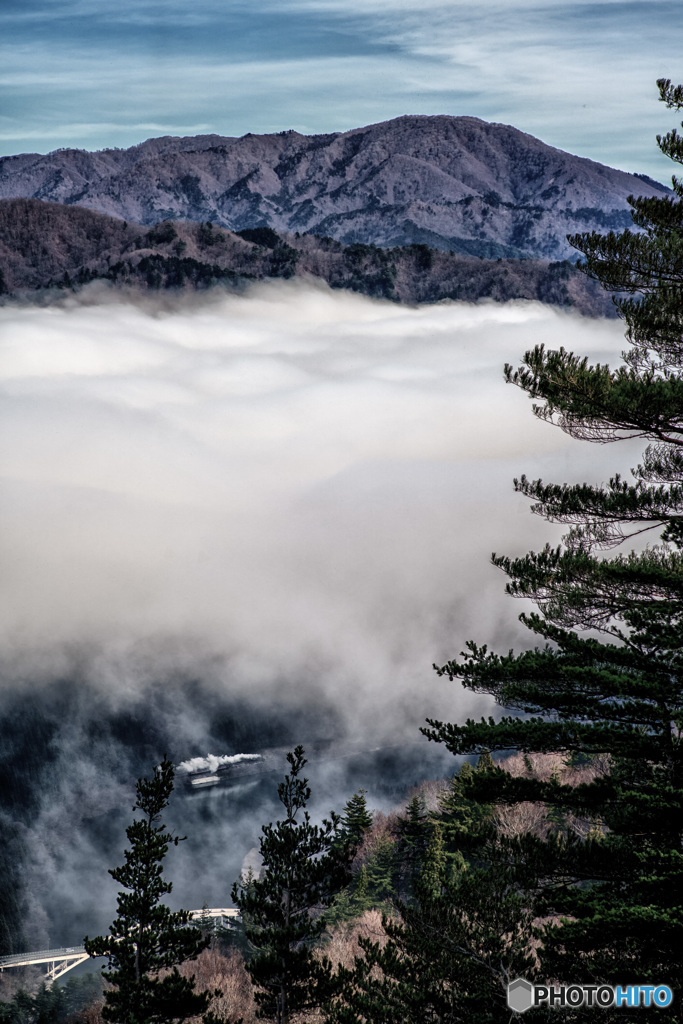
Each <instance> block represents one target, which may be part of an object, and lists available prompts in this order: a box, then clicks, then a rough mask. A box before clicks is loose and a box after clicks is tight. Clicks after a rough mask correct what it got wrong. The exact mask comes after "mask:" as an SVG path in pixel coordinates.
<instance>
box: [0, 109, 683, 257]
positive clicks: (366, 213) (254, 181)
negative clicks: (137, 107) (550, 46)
mask: <svg viewBox="0 0 683 1024" xmlns="http://www.w3.org/2000/svg"><path fill="white" fill-rule="evenodd" d="M667 191H668V189H666V187H665V186H664V185H661V184H659V183H658V182H655V181H653V180H652V179H650V178H647V177H646V176H636V175H630V174H626V173H625V172H623V171H617V170H614V169H612V168H609V167H606V166H603V165H602V164H598V163H595V162H594V161H592V160H586V159H584V158H582V157H576V156H571V155H570V154H568V153H564V152H563V151H562V150H559V149H554V148H552V147H551V146H546V145H545V144H544V143H543V142H541V141H540V140H538V139H536V138H534V137H533V136H531V135H527V134H525V133H524V132H521V131H518V130H517V129H515V128H512V127H509V126H507V125H502V124H489V123H487V122H486V121H481V120H479V119H478V118H475V117H450V116H445V115H443V116H436V117H427V116H412V115H411V116H406V117H399V118H396V119H394V120H392V121H385V122H382V123H380V124H376V125H369V126H368V127H365V128H356V129H354V130H353V131H349V132H343V133H333V134H330V135H312V136H307V135H300V134H299V133H298V132H294V131H288V132H281V133H278V134H276V135H252V134H248V135H244V136H242V137H241V138H227V137H222V136H219V135H202V136H197V137H195V138H173V137H165V138H158V139H150V140H148V141H147V142H143V143H142V144H141V145H139V146H134V147H132V148H131V149H121V150H119V149H111V150H103V151H100V152H95V153H90V152H86V151H84V150H76V149H61V150H57V151H55V152H54V153H49V154H47V155H45V156H42V155H39V154H22V155H20V156H9V157H4V158H2V159H0V197H3V198H19V197H21V198H35V199H42V200H49V201H52V202H58V203H62V204H66V205H76V206H82V207H86V208H88V209H90V210H94V211H98V212H100V213H106V214H109V215H110V216H112V217H117V218H119V219H122V220H127V221H131V222H135V223H137V224H142V225H150V224H154V223H156V222H158V221H160V220H164V219H169V218H170V219H175V220H177V219H182V220H191V221H213V222H214V223H215V224H217V225H220V226H222V227H225V228H228V229H230V230H233V231H237V230H240V229H242V228H250V227H257V226H268V227H271V228H273V229H274V230H276V231H278V232H285V233H287V232H289V233H295V232H299V233H300V234H303V233H309V234H310V233H313V234H316V235H320V236H329V237H331V238H334V239H336V240H338V241H341V242H343V243H345V244H353V243H365V244H367V243H373V244H376V245H379V246H403V245H410V244H411V243H423V244H427V245H429V246H431V247H433V248H438V249H443V250H451V251H453V252H455V253H459V254H461V255H470V256H479V257H486V258H496V257H510V258H513V257H537V258H543V259H551V260H561V259H565V258H567V257H568V256H571V255H572V254H573V250H572V249H571V248H570V247H569V246H568V244H567V242H566V238H565V236H566V235H567V234H568V233H572V232H579V231H591V230H598V231H604V230H606V229H610V228H613V229H615V230H621V229H623V228H625V227H628V226H630V224H631V218H630V215H629V209H628V203H627V197H628V196H629V195H630V194H637V195H656V194H657V193H661V192H667Z"/></svg>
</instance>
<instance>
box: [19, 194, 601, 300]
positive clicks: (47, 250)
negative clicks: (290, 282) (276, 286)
mask: <svg viewBox="0 0 683 1024" xmlns="http://www.w3.org/2000/svg"><path fill="white" fill-rule="evenodd" d="M243 236H244V237H243ZM294 276H304V277H316V278H321V279H322V280H324V281H326V282H327V283H328V284H330V285H331V286H332V287H333V288H346V289H349V290H351V291H356V292H362V293H363V294H365V295H371V296H375V297H378V298H388V299H393V300H394V301H399V302H408V303H420V302H436V301H438V300H440V299H444V298H454V299H463V300H468V301H476V300H477V299H481V298H492V299H496V300H498V301H506V300H508V299H517V298H525V299H538V300H540V301H542V302H547V303H550V304H553V305H559V306H567V307H571V308H574V309H576V310H577V311H578V312H581V313H584V314H587V315H592V316H604V315H610V314H612V313H613V311H614V307H613V305H612V303H611V301H610V300H609V298H608V297H607V296H606V294H605V293H604V292H603V291H602V289H601V288H600V287H599V286H598V285H596V284H595V283H594V282H593V281H590V280H589V279H588V278H586V277H585V276H584V275H583V274H581V273H579V271H577V270H576V268H575V267H574V266H573V265H572V264H571V263H569V262H566V261H561V262H556V263H548V262H547V261H544V260H532V259H528V260H519V259H518V260H514V259H497V260H485V259H477V258H475V257H466V256H460V255H457V254H454V253H451V252H445V251H442V250H434V249H430V248H429V247H428V246H426V245H424V244H421V243H420V244H413V245H407V246H403V247H392V248H381V247H378V246H374V245H365V244H363V243H355V244H352V245H348V246H345V245H343V244H341V243H340V242H337V241H335V240H333V239H331V238H320V237H318V236H316V235H301V234H299V235H297V234H294V235H286V236H283V235H279V234H277V233H276V232H274V231H273V230H272V229H270V228H256V229H245V230H244V231H243V233H242V235H238V234H235V233H234V232H231V231H226V230H224V229H222V228H219V227H215V226H213V225H212V224H211V223H210V222H206V221H204V222H201V223H199V224H196V223H192V222H188V221H162V222H160V223H158V224H156V225H155V226H152V227H151V228H150V227H148V226H143V225H139V224H131V223H128V222H125V221H122V220H120V219H118V218H114V217H109V216H107V215H105V214H101V213H95V212H93V211H91V210H84V209H82V208H80V207H77V206H64V205H61V204H58V203H47V202H41V201H39V200H36V199H10V200H0V296H2V295H4V296H5V298H7V297H11V296H12V295H17V294H23V295H26V294H30V293H35V292H36V290H41V289H46V288H49V287H53V288H54V287H59V288H73V287H79V286H82V285H85V284H87V283H89V282H90V281H92V280H95V279H104V280H106V281H108V282H110V283H112V284H114V285H118V286H126V285H130V286H134V287H138V288H140V287H141V288H145V289H158V288H181V287H185V288H187V287H190V288H206V287H209V286H211V285H213V284H216V283H218V282H222V283H227V284H231V285H238V286H239V285H240V284H242V283H245V282H247V281H249V280H259V279H262V278H266V277H285V278H289V277H294ZM34 297H35V294H34Z"/></svg>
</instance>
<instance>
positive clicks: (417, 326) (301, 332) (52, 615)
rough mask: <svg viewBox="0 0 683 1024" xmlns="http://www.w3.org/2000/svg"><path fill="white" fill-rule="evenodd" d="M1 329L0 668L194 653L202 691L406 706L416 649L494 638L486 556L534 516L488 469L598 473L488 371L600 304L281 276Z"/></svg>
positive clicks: (570, 329)
mask: <svg viewBox="0 0 683 1024" xmlns="http://www.w3.org/2000/svg"><path fill="white" fill-rule="evenodd" d="M0 322H1V323H0V325H1V327H2V336H3V343H2V348H3V351H2V360H1V367H2V369H1V371H0V374H1V387H2V392H3V402H2V406H3V412H2V421H3V422H2V429H1V430H0V436H1V437H2V442H1V444H2V451H1V458H2V465H3V485H2V486H3V507H2V524H3V529H2V544H3V547H4V551H3V562H4V566H5V571H4V574H3V583H2V589H1V590H0V601H1V602H2V608H3V615H2V621H3V626H2V633H1V634H0V640H1V641H2V649H3V650H4V652H5V665H6V666H7V669H6V670H7V672H8V673H10V675H12V674H14V676H15V677H16V675H17V674H18V673H19V674H20V673H22V672H23V673H26V672H29V674H30V675H31V677H32V678H38V677H39V676H40V675H41V674H42V673H45V674H46V675H47V676H53V675H55V666H56V665H58V664H60V660H64V666H65V670H66V668H68V666H69V665H70V664H72V663H73V660H74V659H77V660H78V663H79V664H86V663H87V665H88V670H87V672H88V674H89V675H90V677H92V679H93V681H94V683H96V682H97V680H98V679H100V682H102V683H103V684H105V685H106V686H108V687H113V688H114V689H115V690H116V691H117V692H119V693H121V694H122V695H123V694H125V693H126V692H128V691H129V690H130V691H131V692H135V691H136V688H137V686H138V681H137V680H138V678H140V679H144V678H145V677H146V673H147V672H148V668H147V667H146V666H147V665H148V664H153V665H154V666H155V671H156V670H157V667H158V666H159V664H166V665H167V669H168V671H169V672H172V671H174V670H175V669H177V668H178V667H179V666H183V668H188V667H190V666H193V665H197V664H199V663H201V664H202V666H203V667H202V669H201V674H202V675H203V676H204V677H212V685H213V686H214V687H216V688H217V689H218V690H220V691H224V690H226V689H227V690H228V691H234V692H243V691H245V688H246V691H248V692H249V693H250V694H253V695H254V696H255V695H257V694H270V693H272V691H273V689H274V688H277V689H278V691H279V692H280V695H281V696H283V695H284V696H285V697H286V698H287V697H290V696H292V695H293V699H294V700H295V701H296V700H298V699H299V696H300V693H304V692H305V693H309V692H312V691H319V692H321V693H324V694H325V696H326V698H327V697H330V696H332V697H334V695H335V694H339V695H340V696H341V701H340V703H341V704H342V705H343V706H345V707H347V708H350V709H352V710H350V711H349V713H350V714H351V716H352V717H354V716H355V717H356V719H357V720H358V721H360V720H362V719H363V718H364V717H366V716H367V715H370V716H374V715H377V714H382V715H384V714H386V711H385V704H386V698H387V694H389V693H391V695H392V699H391V706H392V708H393V709H395V710H396V712H397V717H398V718H399V719H403V718H404V716H406V715H407V716H408V717H412V716H416V717H418V718H421V717H423V714H422V713H421V712H423V713H424V714H427V713H432V712H434V711H435V710H436V708H437V706H438V705H439V704H441V703H442V699H441V696H440V693H441V690H440V689H439V687H436V686H434V685H429V686H428V685H427V684H432V679H431V670H430V666H431V663H432V661H433V660H435V659H436V660H438V659H440V658H442V657H444V656H446V655H448V654H450V653H454V652H456V651H457V650H458V649H459V645H461V644H462V642H463V641H464V640H465V639H466V638H467V637H468V636H470V635H472V634H473V633H476V634H477V636H478V637H479V638H481V637H482V634H484V638H485V637H486V634H487V633H490V632H491V631H494V632H495V631H496V630H498V629H502V630H503V636H504V638H506V639H509V638H510V636H511V635H512V634H515V633H516V632H517V631H518V627H517V626H516V625H515V612H516V611H518V610H519V609H518V608H516V607H515V606H514V605H511V603H510V602H509V601H507V600H506V599H505V598H504V597H503V596H502V589H503V583H504V581H503V579H502V578H501V576H500V574H499V573H498V571H497V570H495V569H493V568H491V567H490V566H489V565H488V561H487V560H488V556H489V554H490V552H491V551H492V550H493V549H497V550H499V551H507V552H511V553H512V552H514V551H523V550H526V549H527V548H528V547H533V546H538V544H539V543H543V542H545V540H546V539H549V538H553V537H556V536H557V534H553V533H552V531H550V530H549V529H547V528H540V526H539V521H538V520H535V519H534V517H532V516H530V515H529V513H528V510H527V508H526V504H525V503H524V502H523V501H522V500H521V499H520V498H519V497H517V496H515V495H514V494H513V493H512V488H511V480H512V477H513V476H515V475H518V474H520V473H521V472H526V473H527V474H529V475H542V476H544V477H548V476H550V477H551V478H555V479H558V478H562V479H567V478H569V479H583V478H584V477H586V476H587V477H589V478H592V477H595V475H596V471H597V473H598V478H600V476H602V477H603V478H604V476H605V475H606V470H605V469H603V467H605V466H606V467H609V468H610V469H612V468H614V462H615V452H614V451H613V450H611V451H609V455H607V454H606V453H605V450H604V449H595V448H592V447H591V446H589V445H581V444H578V443H577V442H572V441H570V440H569V439H568V438H566V437H565V436H564V435H563V434H562V433H561V432H560V431H558V430H556V429H553V428H552V427H549V426H548V425H545V424H542V423H540V422H538V421H537V420H535V418H534V417H533V415H532V414H531V410H530V407H529V404H528V402H527V400H526V399H525V397H524V396H523V395H522V394H521V393H520V392H518V391H517V390H516V389H514V388H511V387H507V386H505V385H504V384H503V382H502V380H501V366H502V363H503V362H504V361H506V360H510V361H513V362H514V361H515V360H516V359H517V358H518V357H519V356H521V354H522V353H523V351H524V350H525V349H526V348H527V347H529V346H531V345H532V344H534V343H536V342H539V341H545V342H547V343H548V344H550V345H553V346H555V345H559V344H564V345H566V346H567V347H575V348H577V349H578V350H580V351H587V352H588V353H593V354H597V355H600V356H603V355H608V354H609V353H610V352H611V354H612V356H614V354H615V353H617V352H618V351H619V347H620V326H619V325H618V324H614V323H607V322H603V321H583V320H581V319H578V318H574V317H569V316H567V315H564V314H562V313H558V312H556V311H554V310H550V309H547V308H544V307H542V306H540V305H535V304H531V303H518V304H517V303H513V304H509V305H506V306H496V305H494V304H491V305H481V306H477V307H475V306H468V305H466V304H457V303H443V304H440V305H438V306H433V307H423V308H420V309H407V308H403V307H399V306H395V305H392V304H390V303H381V302H373V301H371V300H368V299H366V298H363V297H357V296H352V295H348V294H339V293H336V294H335V293H333V292H330V291H329V290H328V289H326V288H324V287H315V286H312V285H311V286H301V285H298V284H291V283H288V284H279V285H277V284H268V285H262V286H257V287H253V288H252V289H251V290H250V291H249V292H248V293H247V294H246V295H233V296H223V297H220V298H218V297H215V298H214V299H213V300H207V301H206V302H205V303H203V304H202V303H199V304H196V305H194V306H191V307H184V308H179V309H176V310H173V311H164V310H163V309H155V308H154V307H149V308H144V307H140V306H136V305H132V304H127V303H126V302H122V301H120V302H116V301H114V300H111V299H105V300H104V303H103V304H99V303H98V304H95V305H88V304H74V305H72V306H68V305H67V306H64V307H63V308H59V309H58V308H54V307H52V308H48V309H28V308H24V309H12V310H10V309H5V310H3V311H2V312H1V313H0ZM619 454H620V459H621V462H622V463H623V458H624V455H623V452H620V453H619ZM628 464H629V463H628V462H626V467H627V466H628ZM499 622H505V625H504V626H499ZM70 659H71V660H70ZM408 708H410V712H408ZM398 709H400V711H399V710H398Z"/></svg>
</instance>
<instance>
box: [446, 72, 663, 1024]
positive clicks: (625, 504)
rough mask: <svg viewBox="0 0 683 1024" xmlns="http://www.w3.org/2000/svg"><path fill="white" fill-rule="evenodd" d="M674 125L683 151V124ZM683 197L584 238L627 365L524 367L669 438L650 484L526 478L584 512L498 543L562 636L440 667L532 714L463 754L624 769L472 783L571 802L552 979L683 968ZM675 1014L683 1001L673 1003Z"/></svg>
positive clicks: (584, 419) (473, 740)
mask: <svg viewBox="0 0 683 1024" xmlns="http://www.w3.org/2000/svg"><path fill="white" fill-rule="evenodd" d="M658 84H659V88H660V95H661V98H662V99H663V100H664V102H666V103H667V105H668V106H670V107H671V106H673V107H675V108H677V109H681V108H682V107H683V89H682V88H681V87H680V86H679V87H677V88H675V89H674V88H673V87H672V86H671V83H670V82H669V81H668V80H666V81H665V80H662V81H660V82H659V83H658ZM658 142H659V145H660V148H661V149H662V151H663V152H665V153H666V154H667V155H669V156H671V157H672V158H673V159H674V160H676V161H678V162H683V139H681V137H680V136H679V135H678V134H677V133H676V132H670V133H669V134H668V135H667V136H665V137H664V138H659V139H658ZM681 200H683V184H682V183H681V182H679V181H678V180H677V179H676V178H674V179H673V193H672V194H671V195H663V196H662V197H656V198H647V199H643V198H640V199H633V198H632V199H631V200H630V202H631V205H632V209H633V219H634V222H635V224H636V226H637V227H638V228H640V229H641V231H640V232H630V231H627V232H624V233H623V234H621V235H615V234H613V233H609V234H608V235H598V234H590V235H579V236H575V237H573V238H572V239H570V241H572V243H573V244H574V245H575V246H576V247H577V248H578V249H579V250H580V251H582V252H583V253H584V254H585V257H586V259H585V264H584V269H585V270H586V272H588V273H589V274H590V275H591V276H593V277H595V278H597V279H598V280H600V281H601V282H602V283H603V284H604V285H605V287H606V288H609V289H612V290H617V292H618V293H619V294H618V296H617V298H616V305H617V309H618V312H619V314H620V315H621V316H622V317H623V318H624V319H625V321H626V326H627V338H628V340H629V342H630V345H631V347H630V349H629V350H628V351H627V352H626V353H624V363H623V365H621V366H618V367H617V368H616V369H610V367H608V366H605V365H599V364H598V365H595V366H591V365H590V364H589V362H588V360H587V359H583V358H581V357H578V356H575V355H574V354H573V353H570V352H566V351H564V350H563V349H560V350H559V351H546V350H545V348H544V347H543V346H539V347H537V348H536V349H534V350H533V351H531V352H528V353H527V354H526V356H525V358H524V364H523V366H522V367H520V368H519V369H518V370H516V371H513V369H512V367H510V366H508V367H506V377H507V379H508V381H510V382H512V383H514V384H516V385H517V386H519V387H521V388H522V389H523V390H525V391H526V392H527V393H528V394H529V396H530V397H531V398H532V400H533V401H534V412H535V414H536V415H537V416H539V417H541V418H543V419H545V420H548V421H550V422H554V423H556V424H558V425H559V426H560V427H561V428H562V429H563V430H565V431H567V432H568V433H569V434H571V435H572V436H575V437H579V438H584V439H588V440H593V441H597V442H608V441H614V440H618V439H619V438H622V437H642V438H644V439H647V440H649V441H650V442H651V443H650V445H649V447H648V448H647V449H646V451H645V453H644V457H643V461H642V464H641V465H640V466H638V467H637V469H636V470H634V479H633V482H628V481H625V480H622V479H621V478H620V477H618V476H615V477H614V478H613V479H612V480H610V482H609V485H608V486H594V485H590V484H580V485H567V484H562V485H557V484H545V483H544V482H542V481H540V480H536V481H529V480H527V479H526V478H524V477H523V478H522V479H521V480H519V481H516V482H515V486H516V488H517V490H519V491H521V492H522V493H524V494H525V495H527V496H528V497H530V498H531V499H532V500H533V501H534V503H535V504H534V506H533V509H532V510H533V511H534V512H535V513H536V514H538V515H541V516H543V517H544V518H546V519H547V520H548V521H550V522H561V523H564V524H567V525H568V526H569V527H570V530H569V533H568V534H567V536H566V537H565V543H564V547H559V548H556V549H552V548H550V547H546V548H545V549H544V550H543V551H541V552H538V553H530V554H528V555H526V556H525V557H523V558H517V559H511V558H506V557H496V556H494V563H495V564H497V565H498V566H500V567H501V568H502V569H503V570H504V571H505V572H506V574H507V575H508V577H509V580H510V582H509V583H508V586H507V589H508V592H509V593H510V594H512V595H513V596H518V597H524V598H531V599H532V600H533V601H535V603H536V605H537V607H538V612H535V613H533V614H529V615H523V616H521V619H522V621H523V622H524V623H525V624H526V625H527V626H528V627H529V629H530V630H531V631H532V632H534V633H535V634H537V635H538V636H539V637H540V638H541V639H542V640H543V641H544V642H545V643H544V646H542V647H538V648H536V649H534V650H529V651H525V652H523V653H521V654H513V653H512V652H509V653H508V654H506V655H497V654H493V653H490V652H489V651H488V650H487V648H486V647H485V646H478V645H477V644H474V643H470V644H468V650H467V652H466V653H465V654H464V655H463V658H462V660H460V661H458V660H453V661H450V662H448V663H447V664H446V665H444V666H442V667H441V668H440V669H438V670H437V671H439V673H440V674H445V675H448V676H449V677H450V678H451V679H453V678H456V677H457V678H460V679H461V680H462V682H463V683H464V685H465V686H466V687H468V688H471V689H473V690H475V691H477V692H484V693H490V694H492V695H493V696H494V697H495V699H496V702H497V703H498V704H500V705H501V706H502V707H504V708H505V709H507V710H508V711H513V712H514V711H517V712H521V713H523V714H524V715H525V716H527V717H525V718H517V717H514V716H513V715H509V714H508V715H505V716H504V717H503V718H501V719H499V720H498V721H495V722H494V720H493V719H489V720H488V721H483V720H482V721H481V722H479V723H477V722H473V721H469V722H468V723H467V724H466V725H464V726H455V725H451V724H444V723H442V722H435V721H431V722H430V723H429V725H430V728H429V729H428V730H426V731H427V734H428V735H429V736H430V738H432V739H435V740H438V741H441V742H444V743H446V744H447V746H448V748H449V749H450V750H451V751H452V752H453V753H455V754H469V753H473V752H476V751H478V750H481V749H483V747H488V748H490V749H492V750H507V749H510V748H516V749H518V750H521V751H538V752H550V751H565V752H566V753H567V755H568V756H572V755H577V756H580V757H591V756H593V755H597V754H600V755H605V756H604V757H603V760H606V761H607V763H608V765H609V768H608V770H607V771H606V772H604V773H603V774H601V775H598V777H597V778H596V779H595V781H594V782H593V783H591V784H589V785H583V786H577V787H570V786H566V785H563V784H562V783H561V781H560V780H559V779H558V778H555V779H551V780H549V781H548V782H541V781H539V780H538V779H536V778H534V777H532V776H529V775H527V777H517V778H512V777H511V776H509V775H507V774H506V773H505V772H504V771H502V770H495V769H493V770H489V771H487V772H486V773H484V774H483V775H481V776H478V777H477V778H476V779H474V780H473V781H472V785H471V786H470V787H469V796H470V797H472V796H474V795H477V796H478V797H479V799H482V800H485V801H490V802H495V801H498V802H510V803H513V802H515V801H523V800H532V801H543V802H545V803H546V804H547V805H548V807H549V808H551V810H553V811H554V812H555V821H556V829H555V835H554V836H553V837H552V839H550V840H549V841H547V842H543V841H542V840H539V839H533V838H532V837H527V841H526V844H525V846H526V858H527V865H528V867H529V869H530V874H529V877H530V879H533V875H534V873H535V876H536V878H537V879H538V880H539V881H537V885H536V893H535V895H536V904H535V906H536V909H537V911H538V912H540V913H547V914H554V915H559V916H560V917H564V918H565V919H564V920H563V921H562V923H561V924H559V925H558V924H554V925H550V926H547V927H546V928H545V929H544V930H543V934H542V939H543V946H542V948H541V951H540V952H541V958H542V966H543V969H544V970H545V972H546V976H547V977H555V978H561V979H565V980H573V981H577V980H581V979H586V980H588V979H590V980H592V981H595V980H604V981H606V982H615V983H620V982H623V981H625V980H626V979H630V978H634V979H635V978H636V977H637V978H638V980H641V981H643V982H648V981H651V982H653V983H657V984H661V983H668V984H670V985H671V986H672V987H673V988H674V989H676V988H678V989H680V986H681V983H683V970H682V969H681V966H680V963H679V958H678V956H677V954H676V953H674V952H673V951H674V950H676V949H678V948H680V946H681V944H682V943H683V892H682V890H681V878H682V877H683V847H682V841H683V759H682V756H681V755H682V753H683V749H682V747H681V730H682V729H683V643H682V637H683V631H682V629H681V627H682V625H683V553H682V548H683V373H682V372H681V371H682V368H683V289H682V285H683V202H682V201H681ZM647 530H659V531H661V536H660V538H659V542H658V543H656V544H654V545H651V546H649V547H647V548H645V550H641V551H640V552H638V553H636V552H633V551H631V552H629V553H627V554H618V555H615V556H612V557H611V558H606V557H604V556H603V555H602V554H601V553H600V549H601V548H602V549H608V548H610V547H612V546H614V545H616V544H619V543H621V542H622V541H623V540H625V539H627V538H629V537H631V536H633V535H635V534H638V533H641V532H643V531H647ZM584 630H592V631H593V635H592V636H583V635H581V632H582V631H584ZM596 634H597V636H596ZM600 634H602V637H603V639H602V640H601V639H599V637H600ZM529 716H530V717H529ZM558 811H559V812H562V813H557V812H558ZM564 812H566V813H568V814H569V813H571V814H573V815H578V816H582V815H583V816H584V817H585V818H586V819H588V820H592V821H593V822H594V823H595V828H594V829H593V830H592V831H591V832H589V835H588V837H587V838H586V839H579V838H577V837H576V836H575V835H572V834H571V833H570V832H569V831H568V830H566V829H563V828H562V825H561V822H562V814H563V813H564ZM532 869H533V870H532ZM615 1019H616V1018H615ZM658 1019H661V1020H663V1021H664V1020H673V1019H674V1017H673V1016H671V1017H670V1016H668V1015H667V1011H661V1012H660V1016H659V1017H658Z"/></svg>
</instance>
